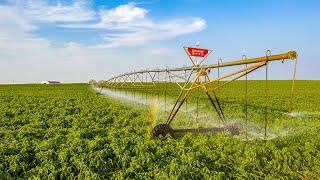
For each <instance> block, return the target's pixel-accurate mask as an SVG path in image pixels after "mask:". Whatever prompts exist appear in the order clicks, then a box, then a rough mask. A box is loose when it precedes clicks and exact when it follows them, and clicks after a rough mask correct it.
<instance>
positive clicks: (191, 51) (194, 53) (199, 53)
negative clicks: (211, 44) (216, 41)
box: [187, 47, 209, 57]
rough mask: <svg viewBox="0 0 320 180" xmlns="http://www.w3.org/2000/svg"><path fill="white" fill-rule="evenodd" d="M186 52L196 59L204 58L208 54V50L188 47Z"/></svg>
mask: <svg viewBox="0 0 320 180" xmlns="http://www.w3.org/2000/svg"><path fill="white" fill-rule="evenodd" d="M187 50H188V53H189V55H190V56H196V57H205V56H206V55H207V54H208V53H209V50H208V49H200V48H193V47H188V48H187Z"/></svg>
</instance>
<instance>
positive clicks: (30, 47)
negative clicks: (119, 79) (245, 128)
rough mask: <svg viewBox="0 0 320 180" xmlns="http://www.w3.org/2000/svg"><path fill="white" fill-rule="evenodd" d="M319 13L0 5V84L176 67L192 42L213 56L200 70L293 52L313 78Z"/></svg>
mask: <svg viewBox="0 0 320 180" xmlns="http://www.w3.org/2000/svg"><path fill="white" fill-rule="evenodd" d="M319 9H320V1H316V0H305V1H303V0H243V1H240V0H228V1H222V0H221V1H213V0H176V1H164V0H154V1H148V0H141V1H116V0H112V1H90V0H86V1H85V0H69V1H67V0H60V1H56V0H51V1H46V0H41V1H38V0H33V1H28V0H27V1H26V0H0V57H1V60H0V83H12V82H19V83H30V82H40V81H42V80H60V81H63V82H86V81H87V80H88V79H91V78H94V79H97V80H101V79H108V78H109V77H111V76H113V75H117V74H119V73H122V72H126V71H132V70H138V69H141V68H153V67H167V66H170V67H177V66H183V65H186V64H189V62H188V60H187V58H186V55H185V54H184V52H183V50H182V46H187V45H193V44H195V42H197V41H199V42H200V44H201V46H203V47H206V48H210V49H213V50H214V53H213V54H212V55H211V56H210V57H209V58H208V60H207V63H215V62H216V61H217V59H219V58H222V59H223V60H225V61H228V60H234V59H239V58H241V56H242V55H243V54H246V55H247V56H248V57H255V56H262V55H264V54H265V51H266V50H267V49H270V50H271V51H272V53H273V54H276V53H284V52H287V51H289V50H296V51H297V52H298V54H299V59H298V71H297V77H298V79H320V72H319V70H318V69H319V67H320V62H319V60H318V59H319V58H318V56H319V55H318V54H319V53H318V52H319V49H320V45H319V44H320V43H319V42H320V36H319V35H320V33H319V32H320V20H319V19H320V11H319ZM291 66H292V63H290V62H287V63H285V64H281V63H272V65H271V68H270V78H272V79H289V78H290V73H291ZM251 78H252V79H259V78H263V71H259V72H257V73H255V74H253V75H252V76H251Z"/></svg>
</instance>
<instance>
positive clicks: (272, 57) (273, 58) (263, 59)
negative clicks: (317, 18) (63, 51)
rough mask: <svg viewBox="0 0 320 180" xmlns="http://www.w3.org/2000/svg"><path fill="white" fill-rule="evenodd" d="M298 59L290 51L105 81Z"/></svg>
mask: <svg viewBox="0 0 320 180" xmlns="http://www.w3.org/2000/svg"><path fill="white" fill-rule="evenodd" d="M296 58H297V53H296V52H295V51H289V52H287V53H283V54H277V55H270V56H262V57H257V58H251V59H244V60H235V61H229V62H225V63H218V64H209V65H202V66H189V67H179V68H164V69H146V70H140V71H134V72H128V73H124V74H121V75H118V76H115V77H112V78H110V79H108V80H107V81H105V83H107V84H109V85H113V84H112V83H114V82H119V81H122V82H134V81H136V80H140V81H141V77H140V75H141V74H144V73H148V74H149V75H150V76H151V79H152V80H154V78H155V75H154V76H152V75H151V74H150V73H168V74H169V75H170V73H171V72H185V71H191V70H198V69H201V68H206V69H215V68H223V67H230V66H238V65H245V64H247V65H248V64H254V63H259V62H270V61H284V60H286V59H291V60H294V59H296ZM131 75H136V77H134V78H131V77H129V76H131ZM178 78H181V79H184V78H183V77H179V76H178Z"/></svg>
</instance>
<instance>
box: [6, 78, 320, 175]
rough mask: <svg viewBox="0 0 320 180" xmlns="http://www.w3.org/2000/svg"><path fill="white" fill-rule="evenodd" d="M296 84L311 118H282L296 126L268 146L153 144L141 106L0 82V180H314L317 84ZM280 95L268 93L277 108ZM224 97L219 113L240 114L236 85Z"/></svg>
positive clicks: (206, 139) (215, 140) (70, 88)
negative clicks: (271, 95)
mask: <svg viewBox="0 0 320 180" xmlns="http://www.w3.org/2000/svg"><path fill="white" fill-rule="evenodd" d="M251 83H252V84H250V85H253V86H260V85H261V84H259V83H258V82H256V83H255V82H251ZM273 83H274V85H275V86H276V87H277V83H279V82H273ZM297 84H298V89H297V94H298V95H297V101H298V103H297V105H296V108H297V110H299V111H303V112H312V113H314V115H313V116H312V117H311V118H301V117H299V118H288V119H282V120H281V121H282V123H284V124H286V123H290V124H294V125H296V126H303V128H302V130H300V131H296V132H295V133H291V134H288V135H287V136H283V137H278V138H274V139H271V140H268V141H264V140H260V139H253V140H250V141H245V140H243V139H241V138H237V137H232V136H231V135H229V134H226V133H221V134H201V135H194V134H184V135H183V136H181V137H178V138H176V139H172V138H170V137H168V138H167V139H165V140H163V139H153V138H151V136H150V122H149V121H148V116H149V115H148V110H147V109H146V108H145V107H144V106H142V105H138V104H130V103H127V102H123V101H119V100H117V99H113V98H111V97H107V96H103V95H97V94H96V93H95V92H94V91H93V90H92V87H91V86H89V85H87V84H68V85H1V86H0V178H1V179H27V178H30V179H74V178H77V179H317V178H318V177H319V176H320V135H319V133H320V124H319V120H320V119H319V116H317V113H319V107H320V105H319V102H320V101H319V100H320V94H319V90H318V88H319V87H320V84H319V81H301V82H298V83H297ZM278 85H279V84H278ZM238 86H240V85H238ZM257 89H258V88H256V90H251V91H250V93H251V98H250V100H252V101H254V103H255V102H256V101H257V102H259V101H263V100H261V99H259V98H258V99H257V98H256V99H253V97H256V96H255V95H254V93H255V92H256V91H258V90H257ZM169 90H170V91H172V93H169V94H172V96H174V94H175V93H176V92H177V91H176V90H175V89H174V88H171V89H169ZM145 91H148V90H145ZM283 91H284V90H282V89H281V88H280V89H279V88H274V90H273V91H272V93H273V94H274V96H275V98H274V99H272V100H271V101H272V103H273V105H272V108H275V109H279V111H283V109H282V106H280V105H279V104H278V102H277V101H278V99H277V96H279V97H280V96H281V97H282V96H283V95H284V93H283ZM148 93H150V96H151V94H152V93H155V91H151V90H150V91H149V92H148ZM221 93H222V92H221ZM225 93H226V94H224V93H222V94H221V97H222V101H223V102H228V101H230V102H232V103H224V106H225V108H226V109H228V108H230V110H228V111H230V112H231V111H232V109H233V108H232V106H237V108H234V109H238V108H239V107H240V109H241V103H240V102H241V101H242V100H241V98H240V97H239V93H238V88H237V86H236V87H233V90H232V88H231V89H229V90H228V91H226V92H225ZM252 93H253V94H252ZM257 93H260V92H257ZM190 101H192V98H191V99H190ZM233 102H235V105H233ZM237 102H238V104H237ZM228 104H230V105H228ZM257 104H259V103H257ZM229 106H230V107H229ZM253 109H254V108H253ZM238 111H239V112H240V111H241V110H234V111H233V112H235V115H234V116H238V115H237V112H238ZM239 116H240V114H239ZM281 116H282V115H281ZM280 125H281V124H280Z"/></svg>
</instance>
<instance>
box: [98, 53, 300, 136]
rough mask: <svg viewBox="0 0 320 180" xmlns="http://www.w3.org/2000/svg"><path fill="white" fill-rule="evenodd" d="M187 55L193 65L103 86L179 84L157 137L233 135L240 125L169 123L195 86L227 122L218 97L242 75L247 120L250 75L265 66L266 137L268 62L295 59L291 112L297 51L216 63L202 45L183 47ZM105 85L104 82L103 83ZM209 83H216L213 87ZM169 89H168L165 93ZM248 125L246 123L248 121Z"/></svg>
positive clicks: (155, 133) (124, 77) (145, 73)
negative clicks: (182, 125) (227, 69)
mask: <svg viewBox="0 0 320 180" xmlns="http://www.w3.org/2000/svg"><path fill="white" fill-rule="evenodd" d="M184 50H185V52H186V54H187V55H188V57H189V59H190V61H191V63H192V66H188V67H180V68H165V69H149V70H148V69H146V70H141V71H134V72H129V73H124V74H121V75H119V76H116V77H113V78H111V79H109V80H107V81H103V82H102V83H101V82H100V83H98V85H99V84H100V87H101V89H102V88H103V87H105V88H115V89H117V88H126V89H127V88H152V87H154V88H157V84H160V83H164V84H166V83H168V82H171V83H176V84H177V85H178V86H179V88H180V89H181V91H180V94H179V96H178V97H177V99H176V101H175V103H174V105H173V107H172V109H171V111H170V112H169V115H168V117H167V121H166V123H165V124H158V125H157V126H155V127H154V128H153V130H152V134H153V136H154V137H159V136H160V135H162V136H166V135H167V134H169V135H171V136H174V133H176V132H220V131H229V132H230V133H231V134H233V135H238V134H239V131H240V129H239V127H237V126H234V125H226V126H224V127H214V128H197V129H196V128H194V129H172V128H171V126H170V124H171V123H172V121H173V120H174V118H175V116H176V114H177V113H178V111H179V109H180V108H181V106H182V105H183V103H185V102H186V99H187V97H188V96H189V95H190V94H191V93H192V92H194V90H196V89H202V90H203V91H204V92H205V94H206V96H207V97H208V99H209V101H210V102H211V104H212V107H213V110H214V111H215V112H216V114H217V117H218V118H219V121H221V122H225V120H226V118H225V115H224V112H223V109H222V107H221V103H220V101H219V98H218V96H217V91H218V90H219V89H220V88H222V87H223V86H225V85H227V84H229V83H231V82H234V81H235V80H238V79H240V78H242V77H245V80H246V96H245V98H246V101H245V103H246V104H245V118H246V122H247V109H248V107H247V106H248V101H247V93H248V92H247V87H248V84H247V79H248V78H247V75H248V74H249V73H252V72H254V71H256V70H258V69H260V68H262V67H265V104H264V107H265V123H264V124H265V126H264V137H265V138H266V137H267V120H268V114H267V112H268V64H269V63H270V62H271V61H282V62H284V61H285V60H293V61H294V65H293V77H292V88H291V98H290V105H289V109H288V111H289V112H291V111H292V106H293V97H294V84H295V76H296V64H297V53H296V52H295V51H289V52H287V53H283V54H275V55H272V54H271V51H270V50H268V51H267V52H266V54H265V55H264V56H261V57H256V58H247V57H246V56H245V55H243V56H242V59H241V60H235V61H229V62H222V60H221V59H220V60H219V61H218V63H217V64H208V65H206V64H204V63H203V62H204V61H205V59H206V58H207V57H208V56H209V55H210V53H211V52H212V50H209V49H203V48H199V47H184ZM234 66H237V67H240V68H241V69H240V70H237V71H234V72H231V73H228V74H226V75H223V76H220V70H221V68H225V67H234ZM214 70H217V72H218V76H217V77H214V78H210V76H209V75H210V72H212V71H214ZM101 84H103V85H101ZM209 85H214V86H213V87H212V86H210V88H209V87H208V86H209ZM166 90H167V89H165V92H166ZM246 124H247V123H246Z"/></svg>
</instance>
